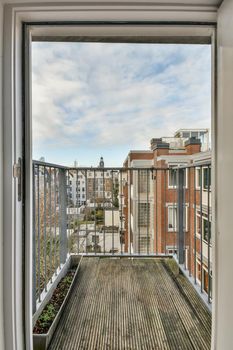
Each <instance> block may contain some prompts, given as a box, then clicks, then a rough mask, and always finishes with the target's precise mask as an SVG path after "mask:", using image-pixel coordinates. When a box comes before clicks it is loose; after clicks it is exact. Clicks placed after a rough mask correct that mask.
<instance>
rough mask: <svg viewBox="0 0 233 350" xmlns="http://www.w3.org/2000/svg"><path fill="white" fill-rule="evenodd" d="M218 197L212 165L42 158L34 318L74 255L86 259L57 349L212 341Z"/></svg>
mask: <svg viewBox="0 0 233 350" xmlns="http://www.w3.org/2000/svg"><path fill="white" fill-rule="evenodd" d="M206 169H207V170H206ZM210 196H211V184H210V165H209V164H195V165H193V164H191V165H190V166H188V167H185V168H184V167H180V168H174V167H173V168H172V169H171V168H169V167H164V168H124V167H123V168H66V167H62V166H59V165H54V164H48V163H42V162H37V161H35V162H34V163H33V198H34V209H33V234H34V245H33V307H34V310H33V312H34V315H33V322H34V323H35V322H36V319H37V318H38V316H39V314H40V313H41V311H42V309H43V307H44V305H45V304H46V303H47V301H48V295H51V293H52V291H53V289H54V286H55V285H56V284H57V283H58V281H59V280H60V277H61V276H64V271H65V269H66V268H67V264H68V262H69V261H70V258H71V257H79V258H80V257H82V261H81V264H80V269H79V272H78V276H77V279H76V280H75V285H74V288H73V291H72V295H71V297H70V299H69V301H68V304H67V305H66V308H65V311H64V313H63V315H62V317H61V319H60V322H59V324H58V326H57V330H56V332H55V334H54V336H53V339H52V341H51V344H50V349H73V348H81V349H104V348H106V349H144V348H145V349H182V350H183V349H210V342H211V301H212V291H211V281H212V272H211V271H212V257H211V254H212V250H211V249H212V248H211V227H210V223H211V205H210ZM204 220H205V221H206V222H207V223H206V222H205V221H204ZM197 232H199V234H198V235H197Z"/></svg>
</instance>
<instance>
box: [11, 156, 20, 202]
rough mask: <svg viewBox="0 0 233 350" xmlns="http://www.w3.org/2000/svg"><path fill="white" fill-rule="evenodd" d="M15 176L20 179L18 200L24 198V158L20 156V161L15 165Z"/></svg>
mask: <svg viewBox="0 0 233 350" xmlns="http://www.w3.org/2000/svg"><path fill="white" fill-rule="evenodd" d="M13 177H14V178H15V179H18V201H19V202H20V201H21V199H22V159H21V158H18V163H15V164H14V165H13Z"/></svg>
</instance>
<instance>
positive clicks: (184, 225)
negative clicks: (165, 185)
mask: <svg viewBox="0 0 233 350" xmlns="http://www.w3.org/2000/svg"><path fill="white" fill-rule="evenodd" d="M186 171H187V169H184V170H183V203H182V209H183V223H182V224H183V234H184V259H185V260H184V261H185V266H184V267H185V270H187V269H188V266H187V265H188V263H187V261H186V250H187V249H186V248H187V235H186Z"/></svg>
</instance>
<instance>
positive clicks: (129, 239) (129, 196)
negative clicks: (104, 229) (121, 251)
mask: <svg viewBox="0 0 233 350" xmlns="http://www.w3.org/2000/svg"><path fill="white" fill-rule="evenodd" d="M128 176H129V179H128V244H129V248H128V249H129V253H130V255H131V254H132V249H131V177H132V178H133V171H132V172H131V169H129V170H128Z"/></svg>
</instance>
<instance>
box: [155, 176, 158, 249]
mask: <svg viewBox="0 0 233 350" xmlns="http://www.w3.org/2000/svg"><path fill="white" fill-rule="evenodd" d="M155 181H156V184H155V186H156V187H155V197H156V212H155V219H156V221H155V224H156V234H155V237H156V242H155V252H156V255H158V172H157V169H156V170H155Z"/></svg>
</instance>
